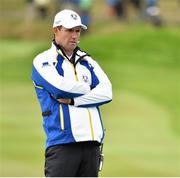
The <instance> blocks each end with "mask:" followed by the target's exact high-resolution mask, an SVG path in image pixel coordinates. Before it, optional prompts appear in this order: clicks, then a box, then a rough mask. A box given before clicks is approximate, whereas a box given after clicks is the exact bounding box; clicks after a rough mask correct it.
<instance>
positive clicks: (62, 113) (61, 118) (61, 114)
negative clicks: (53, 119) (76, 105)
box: [59, 104, 64, 131]
mask: <svg viewBox="0 0 180 178" xmlns="http://www.w3.org/2000/svg"><path fill="white" fill-rule="evenodd" d="M59 115H60V116H59V118H60V130H61V131H64V112H63V105H62V104H60V105H59Z"/></svg>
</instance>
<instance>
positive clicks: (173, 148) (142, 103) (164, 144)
mask: <svg viewBox="0 0 180 178" xmlns="http://www.w3.org/2000/svg"><path fill="white" fill-rule="evenodd" d="M63 8H71V9H74V10H76V11H77V12H78V13H79V14H81V17H82V19H83V23H85V24H87V25H88V27H89V28H88V31H87V32H84V33H83V34H82V37H81V42H80V45H79V46H80V47H81V48H82V49H83V50H85V51H88V53H90V54H91V55H92V57H93V58H94V59H96V60H97V61H98V63H99V64H100V65H101V66H102V68H103V69H104V71H105V72H106V73H107V75H108V76H109V78H110V80H111V81H112V84H113V101H112V102H111V103H110V104H108V105H105V106H103V107H102V108H101V112H102V115H103V121H104V127H105V128H106V132H105V140H104V154H105V163H104V168H103V170H102V172H100V176H109V177H110V176H139V177H140V176H146V177H148V176H180V29H179V28H180V1H179V0H158V1H156V0H16V1H15V0H0V176H17V177H20V176H24V177H26V176H36V177H38V176H44V172H43V169H44V145H45V136H44V132H43V129H42V117H41V112H40V106H39V103H38V101H37V99H36V95H35V91H34V88H33V84H32V81H31V66H32V60H33V58H34V57H35V56H36V55H37V54H38V53H40V52H42V51H44V50H46V49H48V48H49V47H50V46H51V40H52V38H53V34H52V22H53V18H54V15H55V14H56V13H57V12H58V11H59V10H61V9H63Z"/></svg>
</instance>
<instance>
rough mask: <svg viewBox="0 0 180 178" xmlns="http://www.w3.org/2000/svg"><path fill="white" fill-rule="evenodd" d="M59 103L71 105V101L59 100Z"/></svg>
mask: <svg viewBox="0 0 180 178" xmlns="http://www.w3.org/2000/svg"><path fill="white" fill-rule="evenodd" d="M58 101H59V102H60V103H62V104H71V99H64V98H61V99H58Z"/></svg>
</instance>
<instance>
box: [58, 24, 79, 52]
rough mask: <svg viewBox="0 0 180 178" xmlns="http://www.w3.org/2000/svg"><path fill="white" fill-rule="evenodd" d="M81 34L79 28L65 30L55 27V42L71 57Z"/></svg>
mask: <svg viewBox="0 0 180 178" xmlns="http://www.w3.org/2000/svg"><path fill="white" fill-rule="evenodd" d="M80 33H81V27H80V26H78V27H74V28H71V29H67V28H64V27H62V26H61V27H57V28H56V29H55V40H56V43H57V44H59V45H60V46H61V47H62V48H63V49H64V51H65V53H67V54H68V55H71V53H72V52H73V50H74V49H75V48H76V46H77V43H78V40H79V37H80Z"/></svg>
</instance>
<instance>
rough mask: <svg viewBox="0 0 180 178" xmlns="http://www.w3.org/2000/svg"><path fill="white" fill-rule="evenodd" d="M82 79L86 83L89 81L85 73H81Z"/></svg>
mask: <svg viewBox="0 0 180 178" xmlns="http://www.w3.org/2000/svg"><path fill="white" fill-rule="evenodd" d="M82 79H83V81H84V82H85V83H87V82H88V81H89V79H88V76H87V75H83V76H82Z"/></svg>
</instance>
